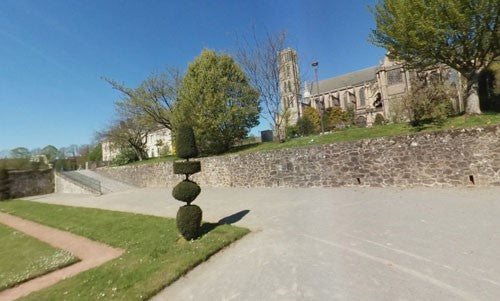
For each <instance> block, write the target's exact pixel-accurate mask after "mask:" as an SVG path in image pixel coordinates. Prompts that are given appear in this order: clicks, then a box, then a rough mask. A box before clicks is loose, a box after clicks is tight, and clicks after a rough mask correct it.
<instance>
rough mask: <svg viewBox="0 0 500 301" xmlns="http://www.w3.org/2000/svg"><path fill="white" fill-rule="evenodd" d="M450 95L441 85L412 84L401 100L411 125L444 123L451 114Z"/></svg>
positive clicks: (448, 90) (448, 89)
mask: <svg viewBox="0 0 500 301" xmlns="http://www.w3.org/2000/svg"><path fill="white" fill-rule="evenodd" d="M452 93H453V92H452V91H451V90H450V88H449V87H448V86H447V85H445V84H443V83H428V82H417V81H416V82H413V83H412V89H411V91H410V93H408V94H407V95H405V96H404V97H403V98H402V104H403V106H404V109H405V111H406V114H407V117H408V119H409V120H410V123H411V125H413V126H419V125H422V124H423V123H426V122H442V121H444V120H445V119H446V118H447V117H448V116H449V115H450V113H451V98H452V97H453V95H451V94H452Z"/></svg>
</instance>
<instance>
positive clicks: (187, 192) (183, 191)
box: [172, 180, 201, 205]
mask: <svg viewBox="0 0 500 301" xmlns="http://www.w3.org/2000/svg"><path fill="white" fill-rule="evenodd" d="M200 192H201V188H200V186H199V185H198V184H196V183H195V182H193V181H190V180H184V181H182V182H180V183H179V184H177V185H175V187H174V189H173V190H172V196H173V197H174V198H175V199H176V200H179V201H182V202H186V203H187V204H188V205H190V204H191V202H192V201H194V199H196V197H197V196H198V195H199V194H200Z"/></svg>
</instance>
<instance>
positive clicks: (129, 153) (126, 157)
mask: <svg viewBox="0 0 500 301" xmlns="http://www.w3.org/2000/svg"><path fill="white" fill-rule="evenodd" d="M134 161H137V154H136V153H135V151H134V150H133V149H131V148H124V149H121V150H120V153H119V154H118V155H117V156H116V157H115V158H114V159H113V160H111V164H113V165H125V164H128V163H131V162H134Z"/></svg>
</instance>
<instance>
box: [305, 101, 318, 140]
mask: <svg viewBox="0 0 500 301" xmlns="http://www.w3.org/2000/svg"><path fill="white" fill-rule="evenodd" d="M303 118H305V119H308V120H309V121H310V123H311V125H312V134H317V133H319V132H320V131H321V116H320V114H319V112H318V110H316V109H315V108H313V107H307V108H305V110H304V116H303Z"/></svg>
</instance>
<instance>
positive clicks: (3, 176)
mask: <svg viewBox="0 0 500 301" xmlns="http://www.w3.org/2000/svg"><path fill="white" fill-rule="evenodd" d="M7 199H10V181H9V173H8V171H7V169H4V168H2V169H0V201H2V200H7Z"/></svg>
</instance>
